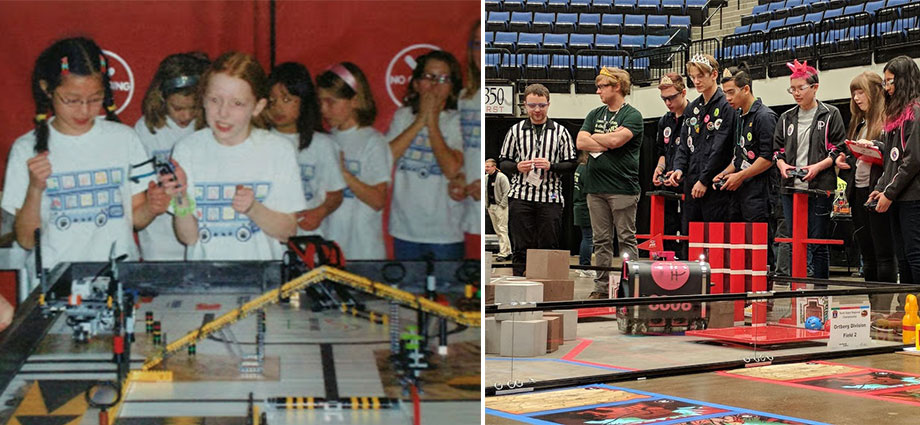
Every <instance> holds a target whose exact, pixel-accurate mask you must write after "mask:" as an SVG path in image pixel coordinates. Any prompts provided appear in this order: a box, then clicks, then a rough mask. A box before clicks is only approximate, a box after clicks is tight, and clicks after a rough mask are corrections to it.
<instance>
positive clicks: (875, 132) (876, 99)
mask: <svg viewBox="0 0 920 425" xmlns="http://www.w3.org/2000/svg"><path fill="white" fill-rule="evenodd" d="M856 90H862V92H863V93H864V94H865V95H866V101H867V102H869V109H868V110H867V111H865V112H863V110H862V109H859V105H857V104H856V101H854V100H853V92H854V91H856ZM850 114H851V118H850V128H849V129H848V130H847V137H848V138H849V139H851V140H855V139H856V138H857V137H859V134H857V131H856V129H857V128H858V127H859V123H861V122H862V121H863V120H865V121H866V139H868V140H878V139H879V136H880V135H881V134H882V128H883V127H884V125H885V93H884V92H883V91H882V77H880V76H879V75H878V74H877V73H875V72H872V71H866V72H863V73H861V74H859V75H857V76H856V77H854V78H853V81H850Z"/></svg>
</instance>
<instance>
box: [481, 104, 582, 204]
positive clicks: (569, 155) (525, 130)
mask: <svg viewBox="0 0 920 425" xmlns="http://www.w3.org/2000/svg"><path fill="white" fill-rule="evenodd" d="M576 155H577V154H576V151H575V143H574V142H573V141H572V136H571V135H569V131H568V130H566V129H565V127H563V126H562V125H560V124H557V123H556V122H554V121H553V120H546V125H545V126H543V131H542V134H540V133H538V132H536V131H534V125H533V124H532V123H531V122H530V120H529V119H526V120H523V121H521V122H520V123H518V124H515V125H514V127H511V129H510V130H508V134H507V135H505V141H504V143H502V151H501V155H500V157H499V161H501V160H506V159H507V160H511V161H514V162H521V161H528V160H531V159H534V158H546V159H547V160H548V161H549V162H550V164H558V163H560V162H565V161H573V160H575V159H576ZM541 172H542V173H543V178H542V179H541V180H540V184H539V185H537V186H534V185H532V184H530V183H528V182H527V181H526V177H527V174H521V173H515V174H514V175H513V176H512V177H511V191H510V192H509V193H508V197H510V198H514V199H520V200H523V201H531V202H552V203H563V201H562V178H561V177H560V176H559V174H558V173H555V172H552V171H550V170H541Z"/></svg>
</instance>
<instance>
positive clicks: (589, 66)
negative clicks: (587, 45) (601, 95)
mask: <svg viewBox="0 0 920 425" xmlns="http://www.w3.org/2000/svg"><path fill="white" fill-rule="evenodd" d="M599 62H600V61H599V59H598V57H597V56H575V79H576V80H584V81H594V77H596V76H597V71H598V68H597V65H598V63H599Z"/></svg>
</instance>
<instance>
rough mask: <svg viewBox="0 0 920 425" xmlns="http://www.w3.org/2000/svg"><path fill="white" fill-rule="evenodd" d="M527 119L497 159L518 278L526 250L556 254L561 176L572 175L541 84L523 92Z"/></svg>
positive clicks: (571, 156)
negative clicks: (507, 186) (505, 179)
mask: <svg viewBox="0 0 920 425" xmlns="http://www.w3.org/2000/svg"><path fill="white" fill-rule="evenodd" d="M524 106H525V107H526V109H527V116H528V119H526V120H523V121H521V122H520V123H518V124H515V125H514V126H513V127H511V129H510V130H508V134H507V135H505V141H504V143H502V151H501V155H500V156H499V161H500V168H501V170H502V172H503V173H505V174H507V175H508V176H511V192H510V193H509V194H508V209H509V214H508V215H509V220H508V221H509V225H508V230H509V233H510V235H511V246H512V248H513V251H512V257H511V259H512V260H511V261H512V263H513V264H514V267H513V269H514V275H515V276H523V275H524V266H525V265H526V264H527V250H528V249H556V248H558V247H559V239H560V236H561V232H562V205H563V200H562V174H564V173H574V172H575V168H576V167H577V166H578V164H577V162H576V157H577V155H576V152H575V143H574V142H573V141H572V136H571V135H569V132H568V130H566V129H565V127H563V126H562V125H561V124H558V123H556V122H553V121H552V120H550V119H549V118H548V117H547V113H548V112H549V90H547V89H546V87H544V86H543V85H542V84H531V85H529V86H527V88H526V89H524Z"/></svg>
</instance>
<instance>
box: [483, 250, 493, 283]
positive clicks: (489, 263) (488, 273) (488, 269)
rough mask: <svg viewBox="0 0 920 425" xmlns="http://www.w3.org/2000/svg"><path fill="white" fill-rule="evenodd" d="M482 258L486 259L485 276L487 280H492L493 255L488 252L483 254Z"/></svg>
mask: <svg viewBox="0 0 920 425" xmlns="http://www.w3.org/2000/svg"><path fill="white" fill-rule="evenodd" d="M482 256H483V257H485V258H486V274H485V276H486V279H491V278H492V253H491V252H488V251H486V252H483V253H482Z"/></svg>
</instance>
